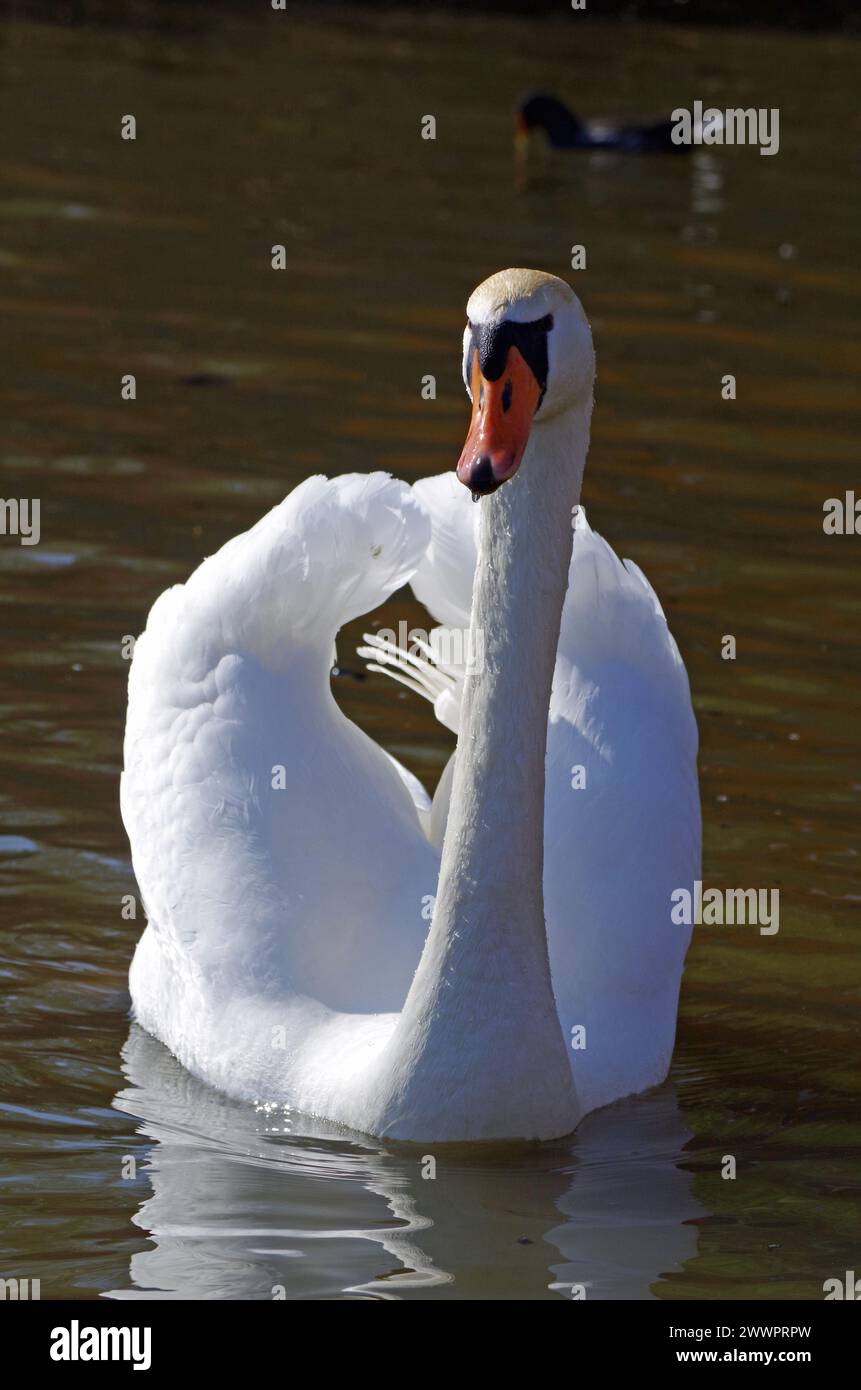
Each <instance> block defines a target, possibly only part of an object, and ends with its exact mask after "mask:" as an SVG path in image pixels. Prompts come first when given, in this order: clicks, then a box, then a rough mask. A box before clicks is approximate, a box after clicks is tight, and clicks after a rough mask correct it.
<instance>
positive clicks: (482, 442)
mask: <svg viewBox="0 0 861 1390" xmlns="http://www.w3.org/2000/svg"><path fill="white" fill-rule="evenodd" d="M466 315H467V325H466V329H465V330H464V335H463V380H464V385H465V386H466V390H467V394H468V395H469V397H470V399H471V401H472V418H471V420H470V425H469V433H468V434H467V437H466V443H465V444H464V446H463V452H462V453H461V456H460V459H459V460H458V464H457V476H458V478H459V479H460V481H461V482H462V483H463V484H464V485H465V486H466V487H468V488H469V489H470V490H471V492H472V494H473V496H474V497H479V496H483V495H485V494H487V493H490V492H495V491H496V489H497V488H498V487H501V486H502V484H503V483H504V482H507V481H508V479H509V478H513V477H514V474H515V473H516V472H517V470H518V468H519V467H520V463H521V460H522V458H523V455H524V452H525V450H526V445H527V443H528V441H529V437H530V433H531V432H532V431H533V429H534V430H536V431H538V430H540V428H541V426H542V425H543V424H544V423H545V422H546V421H549V420H552V419H554V418H555V417H557V416H559V415H561V414H562V413H563V412H564V411H568V410H572V409H574V408H576V406H577V405H578V404H580V403H591V400H592V383H593V381H594V377H595V354H594V351H593V349H592V334H591V332H590V329H589V324H588V322H587V319H586V315H585V313H584V312H583V306H582V304H581V303H580V301H579V299H578V298H577V296H576V294H575V293H574V291H573V290H572V288H571V286H570V285H568V284H566V282H565V281H564V280H560V279H559V278H558V277H557V276H556V275H547V274H545V273H544V272H543V271H539V270H500V271H498V272H497V273H496V275H491V277H490V279H489V280H485V281H484V282H483V283H482V284H480V285H479V286H478V289H476V290H473V293H472V294H471V295H470V298H469V303H468V304H467V306H466Z"/></svg>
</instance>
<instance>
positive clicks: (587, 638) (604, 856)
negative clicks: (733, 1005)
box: [411, 473, 700, 1109]
mask: <svg viewBox="0 0 861 1390" xmlns="http://www.w3.org/2000/svg"><path fill="white" fill-rule="evenodd" d="M414 490H415V491H417V492H418V493H419V496H420V497H421V499H422V502H423V503H424V505H425V507H426V510H427V511H428V513H429V515H430V518H431V526H432V534H431V541H430V544H429V546H428V547H427V549H426V551H425V552H424V555H423V556H422V559H421V561H420V563H419V566H418V568H417V570H416V573H415V574H414V576H413V578H412V580H411V585H412V588H413V590H414V592H415V593H416V595H417V597H418V598H419V599H421V601H422V602H423V603H424V604H425V606H426V607H427V608H428V609H429V610H430V612H431V613H432V614H433V616H434V617H435V618H436V619H438V620H439V621H441V622H448V623H452V622H458V623H460V622H464V621H468V614H469V607H470V601H471V592H472V581H473V574H474V570H475V564H476V556H477V546H476V534H475V514H476V512H477V511H478V508H475V507H473V506H472V505H471V503H470V500H469V495H468V493H467V491H466V489H465V488H464V487H463V486H462V485H461V484H460V483H459V482H458V481H457V479H456V477H455V475H454V474H453V473H449V474H445V475H443V476H442V477H438V478H429V479H426V480H424V481H422V482H421V483H417V484H415V485H414ZM461 693H462V680H460V681H459V682H457V683H456V684H455V685H454V686H453V688H452V690H451V691H450V692H449V693H448V695H447V697H446V699H447V701H448V705H449V710H448V717H446V718H445V720H444V722H445V723H446V724H448V725H449V727H453V728H456V727H457V708H456V707H457V705H458V703H459V699H460V695H461ZM451 705H454V706H455V710H454V713H453V714H452V713H451ZM697 741H698V740H697V727H696V721H695V719H694V714H693V709H692V706H691V698H690V689H689V685H688V678H687V673H686V671H685V667H684V664H683V662H682V659H681V656H680V655H679V651H678V648H677V646H676V643H675V641H674V639H673V636H672V634H671V632H670V630H669V628H668V626H667V622H666V618H665V617H664V613H663V611H662V609H661V605H660V603H659V601H658V599H657V596H656V594H655V592H654V590H653V589H652V587H651V585H650V584H649V582H648V580H647V579H646V578H645V576H644V575H643V573H642V571H641V570H640V569H639V568H638V566H637V565H635V564H634V563H633V562H632V561H630V560H626V561H624V562H622V561H621V560H619V559H618V557H617V556H616V554H615V553H614V551H613V550H612V548H611V547H610V546H609V545H608V544H607V542H606V541H605V540H603V538H602V537H601V536H599V535H598V534H597V533H596V532H594V531H593V530H592V528H591V527H590V525H589V523H588V520H587V517H586V512H585V509H584V508H583V507H580V508H578V509H577V516H576V518H575V530H574V540H573V546H572V555H571V568H570V572H569V582H568V593H567V595H566V599H565V605H564V609H563V614H562V623H561V631H560V639H559V647H558V651H557V658H556V669H555V673H554V679H553V693H552V697H551V705H550V719H549V724H548V731H547V781H546V793H545V850H544V860H545V863H544V895H545V909H546V915H547V930H548V945H549V950H550V958H551V967H552V973H553V985H554V990H555V993H556V999H557V1005H558V1008H559V1014H560V1019H561V1022H562V1026H563V1031H564V1033H565V1035H566V1037H567V1038H569V1039H571V1041H572V1043H574V1044H575V1046H572V1048H571V1061H572V1068H573V1070H574V1075H575V1080H576V1083H577V1088H578V1094H579V1098H580V1100H581V1103H582V1104H583V1106H584V1108H585V1109H593V1108H594V1107H595V1106H596V1105H601V1104H605V1103H607V1102H608V1101H611V1100H614V1099H616V1098H617V1097H618V1096H620V1095H623V1094H627V1093H630V1092H631V1091H633V1090H635V1089H642V1088H643V1087H645V1086H647V1085H650V1084H653V1083H655V1082H657V1081H660V1080H661V1079H662V1078H663V1076H664V1075H666V1071H667V1068H668V1066H669V1061H670V1057H671V1054H672V1047H673V1040H674V1032H675V1018H676V1007H677V1000H678V991H679V982H680V979H681V972H682V965H683V961H684V957H685V952H686V950H687V947H688V944H689V940H690V928H689V927H685V926H679V925H676V924H674V923H673V922H672V921H671V918H670V911H671V906H672V902H671V894H672V892H673V890H674V889H678V888H688V889H689V890H692V888H693V881H694V880H695V879H696V878H697V877H698V876H699V872H700V805H699V790H698V783H697V772H696V758H697ZM450 772H451V767H450V766H449V768H448V769H447V772H446V775H444V777H443V779H442V780H441V782H440V786H439V788H438V790H437V794H436V796H435V798H434V805H433V816H432V839H433V840H434V842H435V843H441V842H442V836H443V833H444V828H445V820H446V816H447V811H448V797H449V795H450V789H451V776H450ZM577 1028H581V1029H582V1030H583V1032H582V1033H574V1032H573V1031H572V1030H574V1029H577ZM581 1042H582V1043H583V1044H584V1045H582V1046H579V1044H580V1043H581ZM632 1079H633V1081H634V1082H635V1083H637V1082H639V1083H640V1084H633V1085H632V1084H631V1082H632Z"/></svg>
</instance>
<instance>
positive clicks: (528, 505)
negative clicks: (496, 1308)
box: [387, 402, 591, 1139]
mask: <svg viewBox="0 0 861 1390" xmlns="http://www.w3.org/2000/svg"><path fill="white" fill-rule="evenodd" d="M590 413H591V402H590V403H589V405H588V406H585V405H584V406H583V407H582V408H580V409H572V410H570V411H568V412H566V413H564V414H562V415H560V416H557V417H556V418H555V419H553V420H551V421H547V422H545V423H543V424H537V423H536V424H535V425H534V426H533V431H532V435H531V437H530V442H529V445H528V447H527V450H526V453H525V455H524V458H523V462H522V463H521V466H520V470H519V472H518V473H517V475H516V476H515V477H514V478H513V479H512V480H511V481H510V482H508V483H506V484H505V485H504V486H503V487H502V488H500V489H499V491H498V492H496V493H494V494H493V495H492V496H490V497H487V498H484V499H483V500H482V502H481V504H480V505H481V508H482V519H481V540H480V547H479V559H478V568H477V571H476V577H475V584H474V589H473V605H472V618H471V627H472V639H473V641H472V645H471V647H470V650H471V651H482V652H483V662H482V663H481V665H480V669H477V670H476V671H475V673H474V674H473V675H470V676H468V677H467V680H466V684H465V690H464V697H463V704H462V708H461V722H460V736H459V739H458V746H457V755H456V760H455V771H454V781H453V786H452V796H451V807H450V811H449V818H448V826H447V830H446V835H445V843H444V846H443V855H442V866H441V870H440V880H439V889H438V893H437V900H436V906H435V911H434V917H433V922H432V925H431V930H430V933H429V935H428V940H427V943H426V945H425V950H424V954H423V956H422V959H421V962H420V964H419V968H418V970H417V972H416V976H415V979H414V981H413V985H412V988H411V989H410V993H409V995H408V998H407V1001H406V1004H405V1006H404V1010H403V1013H402V1015H401V1019H400V1022H399V1024H398V1027H397V1029H396V1034H395V1036H394V1037H393V1039H392V1043H393V1048H394V1051H395V1053H396V1054H397V1056H398V1070H399V1081H398V1087H397V1091H398V1094H397V1102H396V1107H395V1108H396V1110H397V1113H396V1114H394V1113H393V1114H392V1116H391V1123H390V1125H389V1128H388V1132H389V1133H392V1134H394V1135H396V1136H399V1137H404V1138H409V1137H416V1138H420V1137H422V1133H424V1134H425V1135H426V1134H427V1133H433V1134H434V1136H435V1137H436V1138H438V1139H445V1138H447V1137H448V1138H452V1139H492V1138H513V1137H521V1138H550V1137H555V1136H558V1135H561V1134H567V1133H569V1132H570V1130H571V1129H573V1127H574V1125H575V1124H576V1122H577V1118H578V1110H577V1102H576V1097H575V1094H574V1087H573V1082H572V1078H571V1069H570V1065H569V1061H568V1056H567V1052H566V1045H565V1042H564V1039H563V1037H562V1032H561V1028H560V1025H559V1020H558V1016H557V1013H556V1006H555V1001H554V997H553V988H552V983H551V979H550V966H549V961H548V955H547V937H546V931H545V922H544V900H543V890H542V879H543V858H544V763H545V753H546V744H547V716H548V709H549V705H550V691H551V686H552V681H553V670H554V665H555V660H556V649H557V645H558V640H559V625H560V620H561V615H562V605H563V602H564V599H565V592H566V588H567V582H568V568H569V564H570V558H571V545H572V538H573V531H572V508H573V507H574V506H575V505H576V503H577V502H578V501H579V496H580V484H581V480H582V474H583V466H584V462H585V455H586V449H587V446H588V433H589V416H590ZM387 1089H388V1088H387ZM387 1108H388V1106H387Z"/></svg>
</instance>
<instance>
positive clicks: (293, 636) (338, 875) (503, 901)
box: [121, 271, 699, 1142]
mask: <svg viewBox="0 0 861 1390" xmlns="http://www.w3.org/2000/svg"><path fill="white" fill-rule="evenodd" d="M468 314H469V319H470V323H469V325H468V327H467V330H466V333H465V340H464V373H465V378H466V380H467V384H468V387H471V388H472V395H473V398H474V400H473V422H472V426H471V429H470V435H469V437H468V440H467V445H466V446H465V449H464V454H463V455H462V457H461V462H460V464H459V465H458V474H457V477H455V474H451V475H446V476H444V477H443V478H439V479H428V480H425V481H424V482H422V483H419V484H417V485H416V486H415V487H413V488H409V487H407V486H406V485H405V484H403V483H399V482H397V481H394V480H392V479H390V478H388V477H386V476H385V475H382V474H370V475H368V476H360V475H352V476H348V477H341V478H336V479H333V480H330V481H327V480H326V479H324V478H311V479H308V480H307V481H306V482H304V483H303V484H301V485H300V486H299V487H298V488H296V489H295V490H294V491H293V492H292V493H291V494H290V495H289V496H288V497H287V498H286V499H285V501H284V502H282V503H280V504H279V506H277V507H275V508H274V509H273V510H272V511H271V512H270V513H269V514H268V515H267V516H265V517H263V518H262V520H261V521H260V522H258V523H257V525H256V526H254V527H253V528H252V529H251V530H250V531H248V532H247V533H245V534H244V535H241V536H238V537H236V538H234V539H233V540H232V541H230V542H228V543H227V545H225V546H223V547H222V549H221V550H220V551H218V552H217V554H215V555H213V556H211V557H210V558H209V559H207V560H205V561H204V562H203V564H202V565H200V567H199V568H198V569H197V570H196V571H195V573H194V574H193V575H192V576H191V577H190V579H189V580H188V581H187V582H186V583H185V584H183V585H178V586H175V587H174V588H172V589H170V590H168V591H167V592H166V593H165V594H163V595H162V596H161V598H160V599H158V600H157V602H156V604H155V605H154V607H153V609H152V611H151V613H150V615H149V619H148V622H147V627H146V631H145V632H144V634H143V635H142V636H141V637H140V638H139V640H138V642H137V645H136V649H135V655H134V660H133V663H132V667H131V672H130V678H129V708H128V718H127V727H126V740H125V750H124V752H125V758H124V772H123V777H122V783H121V805H122V813H123V818H124V821H125V825H126V828H127V831H128V834H129V839H130V842H131V846H132V855H133V862H134V867H135V872H136V874H137V878H138V882H139V885H140V889H141V894H142V898H143V901H144V905H145V909H146V913H147V918H148V924H147V927H146V929H145V931H144V933H143V936H142V938H141V940H140V942H139V944H138V947H137V950H136V953H135V956H134V960H133V962H132V967H131V971H130V988H131V995H132V1002H133V1007H134V1011H135V1015H136V1017H137V1019H138V1021H139V1022H140V1023H141V1024H142V1026H143V1027H144V1028H146V1029H147V1030H148V1031H149V1032H151V1033H153V1034H154V1035H155V1036H156V1037H158V1038H160V1039H161V1040H162V1041H163V1042H164V1043H166V1044H167V1046H168V1047H169V1048H170V1049H171V1050H172V1051H173V1052H174V1054H175V1055H176V1056H177V1057H178V1058H179V1060H180V1061H181V1062H182V1063H183V1064H184V1065H185V1066H186V1067H187V1068H188V1069H189V1070H190V1071H191V1072H193V1073H194V1074H196V1075H197V1076H199V1077H201V1078H202V1079H203V1080H205V1081H208V1082H209V1083H211V1084H212V1085H214V1086H216V1087H218V1088H219V1089H221V1090H223V1091H225V1092H227V1093H228V1094H230V1095H233V1096H235V1097H237V1098H239V1099H243V1100H251V1101H257V1100H264V1101H275V1102H278V1103H280V1104H286V1105H290V1106H292V1107H294V1108H295V1109H297V1110H300V1111H303V1112H305V1113H307V1114H310V1115H317V1116H320V1117H323V1118H325V1119H328V1120H334V1121H336V1122H340V1123H342V1124H344V1125H347V1126H349V1127H351V1128H353V1129H356V1130H361V1131H364V1132H367V1133H373V1134H378V1135H388V1136H391V1137H395V1138H401V1139H409V1140H417V1141H424V1142H427V1141H437V1142H442V1141H446V1140H489V1139H511V1138H525V1139H530V1138H550V1137H555V1136H558V1135H562V1134H564V1133H567V1132H569V1131H570V1130H571V1129H573V1128H574V1127H575V1125H576V1124H577V1122H578V1121H579V1119H580V1117H581V1116H582V1115H583V1114H584V1113H586V1111H588V1110H591V1109H594V1108H595V1107H596V1106H599V1105H603V1104H606V1103H608V1102H609V1101H611V1100H614V1099H616V1098H618V1097H620V1096H623V1095H628V1094H631V1093H633V1092H636V1091H639V1090H642V1089H644V1088H645V1087H647V1086H650V1085H653V1084H656V1083H657V1082H659V1081H661V1080H662V1079H663V1077H664V1076H665V1075H666V1071H667V1068H668V1066H669V1062H670V1057H671V1053H672V1047H673V1039H674V1033H675V1020H676V1009H677V1000H678V990H679V982H680V977H681V971H682V965H683V961H684V955H685V951H686V949H687V944H688V936H689V929H687V928H684V927H679V926H676V925H673V924H672V923H671V921H670V905H671V899H670V894H671V892H672V891H673V889H675V888H677V887H682V886H685V885H688V884H690V883H691V881H692V880H693V879H695V878H696V877H697V876H698V873H699V802H698V796H697V782H696V727H695V723H694V719H693V714H692V711H691V707H690V696H689V692H688V686H687V678H686V675H685V671H684V667H683V665H682V663H681V659H680V657H679V655H678V651H677V649H676V646H675V643H674V642H673V639H672V637H671V636H670V634H669V631H668V629H667V625H666V622H665V619H664V617H663V614H662V613H661V610H660V606H659V604H658V602H657V600H656V598H655V596H654V594H653V592H652V590H651V589H650V587H649V585H648V584H647V582H646V581H645V579H644V578H643V576H642V575H641V574H640V572H639V571H638V570H637V569H636V567H635V566H632V565H631V564H630V563H629V562H626V564H625V565H623V564H622V563H621V562H620V561H618V560H617V559H616V557H615V556H614V554H613V552H612V551H611V550H610V548H609V547H608V546H607V545H606V543H605V542H604V541H602V540H601V538H600V537H598V536H597V535H595V533H594V532H592V531H591V529H590V528H589V526H588V523H587V522H586V519H585V515H584V513H583V511H582V508H580V507H579V493H580V483H581V479H582V471H583V465H584V463H585V455H586V448H587V444H588V428H589V417H590V414H591V404H592V376H593V357H592V348H591V336H590V334H589V330H588V324H587V323H586V320H585V316H584V315H583V313H582V309H581V308H580V305H579V302H578V301H577V299H576V297H575V296H574V295H573V292H572V291H571V290H570V288H569V287H568V286H567V285H565V284H564V282H562V281H559V280H556V279H555V277H552V276H544V275H538V274H537V273H535V272H525V271H511V272H503V273H502V274H501V275H499V276H494V277H491V279H490V280H489V281H486V282H485V284H484V285H482V286H480V287H479V289H478V290H477V291H476V292H475V294H474V295H473V297H472V299H471V300H470V304H469V305H468ZM494 373H496V375H494ZM512 384H513V392H514V396H513V399H512ZM464 482H465V483H466V484H467V486H466V487H464V486H462V485H461V484H462V483H464ZM469 491H472V492H474V493H475V494H476V495H479V496H481V499H482V500H481V504H480V506H478V507H473V506H472V503H471V502H470V498H469ZM408 580H411V582H412V584H413V587H414V590H415V592H416V594H417V596H418V597H419V598H420V599H422V600H423V601H424V602H425V604H426V606H427V607H428V609H429V610H430V611H431V613H432V614H433V615H434V617H435V618H437V620H438V621H441V622H443V623H446V624H448V625H450V626H464V625H469V624H471V627H472V631H473V632H480V633H481V634H482V637H483V643H482V651H483V662H482V665H481V668H480V669H479V670H476V671H468V672H465V671H456V670H453V671H450V672H446V673H441V674H439V675H438V677H437V678H436V680H435V681H432V682H431V688H432V689H433V690H434V691H436V692H437V695H436V696H435V698H437V700H438V708H439V712H440V713H441V714H443V715H444V716H445V718H446V722H447V723H449V725H450V727H456V728H457V729H458V731H459V736H458V748H457V752H456V755H455V756H454V757H453V760H452V763H451V765H450V767H449V769H447V771H446V774H445V775H444V777H443V779H442V781H441V783H440V787H439V789H438V791H437V794H436V796H435V798H434V803H433V807H432V808H431V807H430V805H429V802H428V799H427V797H426V796H425V795H424V793H423V790H422V789H421V787H420V786H419V785H418V784H417V781H416V779H415V778H413V777H411V775H410V774H409V773H407V772H406V770H405V769H403V768H401V767H399V765H398V764H397V763H396V762H395V760H394V759H392V758H391V757H390V756H389V755H388V754H387V753H385V752H384V751H383V750H382V749H380V748H379V747H378V746H377V745H376V744H375V743H374V742H373V741H372V740H371V739H369V738H368V737H367V736H366V735H365V734H363V733H362V732H361V731H360V730H359V729H358V728H357V727H356V726H355V725H354V724H353V723H352V722H351V721H350V720H348V719H347V718H346V716H345V715H343V713H342V712H341V711H340V710H339V708H338V706H337V705H336V703H335V701H334V698H333V696H332V693H331V689H330V685H329V670H330V668H331V665H332V662H333V654H334V644H335V637H336V634H337V631H338V629H339V627H341V626H342V625H343V624H344V623H345V622H347V621H350V620H351V619H353V618H355V617H357V616H359V615H361V614H363V613H367V612H370V611H372V610H373V609H374V608H376V607H377V606H378V605H379V604H380V603H381V602H382V601H383V600H384V599H385V598H387V597H388V596H389V595H390V594H391V593H392V592H394V591H395V590H396V589H397V588H399V587H400V586H401V585H403V584H404V583H405V582H407V581H408ZM395 660H397V659H395ZM441 684H444V686H445V689H444V695H443V696H442V697H440V696H439V695H438V692H439V690H440V685H441ZM575 767H577V768H580V769H582V774H581V773H578V774H577V779H576V780H578V782H579V781H580V780H583V783H584V784H583V785H582V786H578V788H577V789H574V787H573V785H572V772H573V769H574V768H575ZM428 902H434V909H433V916H432V921H431V924H430V929H429V930H428V923H427V921H426V920H425V917H426V915H427V913H426V911H425V905H426V904H427V903H428ZM575 1033H576V1039H575ZM572 1039H574V1040H575V1046H572V1045H571V1043H572ZM584 1040H585V1046H584V1045H583V1041H584Z"/></svg>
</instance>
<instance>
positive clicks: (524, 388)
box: [457, 347, 541, 498]
mask: <svg viewBox="0 0 861 1390" xmlns="http://www.w3.org/2000/svg"><path fill="white" fill-rule="evenodd" d="M471 386H472V419H471V420H470V422H469V433H468V435H467V436H466V443H465V444H464V446H463V452H462V453H461V456H460V458H459V459H458V464H457V476H458V478H459V479H460V481H461V482H462V483H463V484H464V486H465V487H468V488H469V489H470V491H471V493H472V495H473V497H475V498H478V497H483V496H485V495H486V494H487V493H489V492H495V491H496V489H497V488H498V487H501V486H502V484H503V483H505V482H507V481H508V479H509V478H513V477H514V474H515V473H516V472H517V470H518V468H519V467H520V460H521V459H522V458H523V454H524V451H525V449H526V445H527V443H528V440H529V430H530V428H531V426H532V417H533V415H534V414H535V410H536V407H537V405H538V403H539V401H540V400H541V387H540V386H539V384H538V381H537V380H536V378H535V373H534V372H533V370H532V368H531V367H530V366H529V364H528V362H526V361H525V359H524V358H523V357H522V356H521V354H520V352H519V350H518V349H517V348H516V347H512V348H509V351H508V356H507V357H506V359H505V366H504V368H503V370H502V372H501V373H500V375H499V377H498V379H497V380H496V381H488V380H487V379H486V378H485V377H484V376H482V373H481V368H480V366H479V363H478V354H477V353H476V354H475V357H474V359H473V364H472V382H471Z"/></svg>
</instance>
